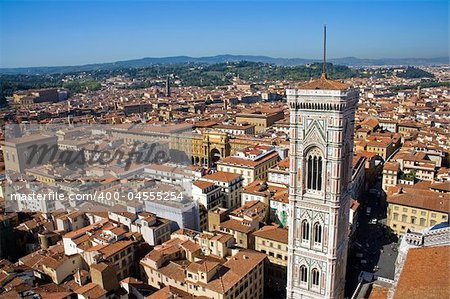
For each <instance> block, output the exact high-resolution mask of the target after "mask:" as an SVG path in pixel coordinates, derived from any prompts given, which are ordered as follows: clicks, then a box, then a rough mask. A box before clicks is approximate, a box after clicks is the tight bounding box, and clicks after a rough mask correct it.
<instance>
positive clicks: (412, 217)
mask: <svg viewBox="0 0 450 299" xmlns="http://www.w3.org/2000/svg"><path fill="white" fill-rule="evenodd" d="M411 224H416V217H414V216H411Z"/></svg>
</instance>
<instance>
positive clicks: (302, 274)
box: [300, 265, 308, 283]
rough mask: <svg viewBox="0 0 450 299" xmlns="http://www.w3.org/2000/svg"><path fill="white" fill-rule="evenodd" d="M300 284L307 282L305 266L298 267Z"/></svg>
mask: <svg viewBox="0 0 450 299" xmlns="http://www.w3.org/2000/svg"><path fill="white" fill-rule="evenodd" d="M300 282H304V283H306V282H308V269H306V266H305V265H302V266H300Z"/></svg>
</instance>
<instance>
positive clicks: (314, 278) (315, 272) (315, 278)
mask: <svg viewBox="0 0 450 299" xmlns="http://www.w3.org/2000/svg"><path fill="white" fill-rule="evenodd" d="M319 276H320V275H319V270H317V269H316V268H314V269H312V271H311V277H312V285H313V286H316V287H318V286H319Z"/></svg>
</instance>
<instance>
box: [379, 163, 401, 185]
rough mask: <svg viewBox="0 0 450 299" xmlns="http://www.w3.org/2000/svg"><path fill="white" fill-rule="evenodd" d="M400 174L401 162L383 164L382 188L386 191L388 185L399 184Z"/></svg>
mask: <svg viewBox="0 0 450 299" xmlns="http://www.w3.org/2000/svg"><path fill="white" fill-rule="evenodd" d="M399 174H400V164H399V163H398V162H386V163H384V165H383V182H382V188H383V190H384V191H385V192H386V191H387V190H388V187H392V186H397V183H398V176H399Z"/></svg>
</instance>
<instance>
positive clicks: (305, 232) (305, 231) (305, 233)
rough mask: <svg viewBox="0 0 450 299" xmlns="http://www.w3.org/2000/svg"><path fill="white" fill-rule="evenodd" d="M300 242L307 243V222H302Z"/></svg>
mask: <svg viewBox="0 0 450 299" xmlns="http://www.w3.org/2000/svg"><path fill="white" fill-rule="evenodd" d="M302 241H309V223H308V221H307V220H303V221H302Z"/></svg>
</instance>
